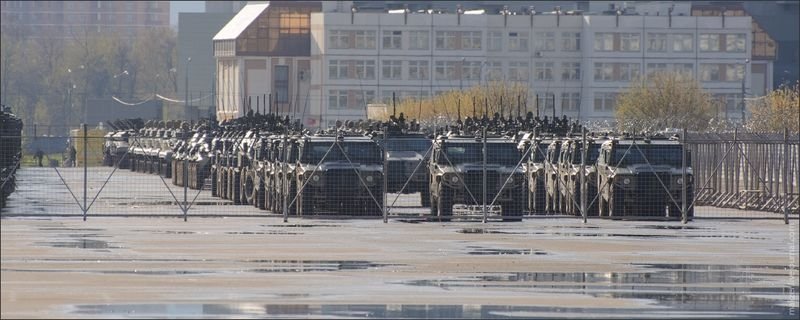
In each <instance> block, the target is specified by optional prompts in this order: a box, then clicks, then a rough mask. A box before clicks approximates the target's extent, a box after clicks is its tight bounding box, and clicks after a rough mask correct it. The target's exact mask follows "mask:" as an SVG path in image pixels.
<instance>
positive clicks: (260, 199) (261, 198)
mask: <svg viewBox="0 0 800 320" xmlns="http://www.w3.org/2000/svg"><path fill="white" fill-rule="evenodd" d="M256 207H258V209H260V210H267V191H266V188H265V187H264V183H263V182H261V183H260V184H259V186H258V188H257V189H256Z"/></svg>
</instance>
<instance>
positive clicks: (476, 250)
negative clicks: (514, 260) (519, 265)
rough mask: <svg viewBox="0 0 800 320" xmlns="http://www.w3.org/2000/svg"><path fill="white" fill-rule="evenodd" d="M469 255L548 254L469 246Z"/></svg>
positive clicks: (529, 250)
mask: <svg viewBox="0 0 800 320" xmlns="http://www.w3.org/2000/svg"><path fill="white" fill-rule="evenodd" d="M467 249H468V250H469V251H467V254H470V255H479V256H484V255H545V254H547V253H546V252H544V251H540V250H535V249H498V248H486V247H480V246H467Z"/></svg>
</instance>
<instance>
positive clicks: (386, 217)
mask: <svg viewBox="0 0 800 320" xmlns="http://www.w3.org/2000/svg"><path fill="white" fill-rule="evenodd" d="M392 99H394V92H392ZM388 129H389V127H388V126H384V127H383V223H388V222H389V207H388V201H386V200H388V196H387V194H386V192H387V190H389V149H387V148H386V131H387V130H388ZM423 196H424V195H423Z"/></svg>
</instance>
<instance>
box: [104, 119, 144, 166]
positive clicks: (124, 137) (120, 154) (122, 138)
mask: <svg viewBox="0 0 800 320" xmlns="http://www.w3.org/2000/svg"><path fill="white" fill-rule="evenodd" d="M107 124H108V126H109V127H111V129H112V130H111V131H109V132H108V133H106V135H105V142H104V143H103V165H105V166H109V167H113V166H116V167H117V168H119V169H128V168H129V167H130V159H131V156H130V155H128V148H129V147H130V142H129V139H130V137H131V136H133V135H135V134H136V130H138V129H139V127H136V126H135V124H134V123H133V122H131V121H130V120H116V121H109V122H107Z"/></svg>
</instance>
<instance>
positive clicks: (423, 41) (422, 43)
mask: <svg viewBox="0 0 800 320" xmlns="http://www.w3.org/2000/svg"><path fill="white" fill-rule="evenodd" d="M430 42H431V41H430V33H429V32H428V31H409V32H408V48H409V49H412V50H428V49H429V48H430Z"/></svg>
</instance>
